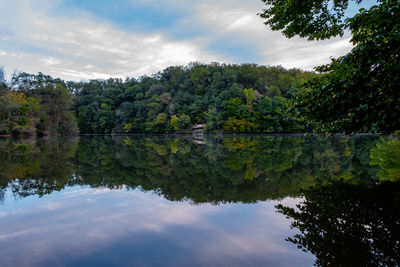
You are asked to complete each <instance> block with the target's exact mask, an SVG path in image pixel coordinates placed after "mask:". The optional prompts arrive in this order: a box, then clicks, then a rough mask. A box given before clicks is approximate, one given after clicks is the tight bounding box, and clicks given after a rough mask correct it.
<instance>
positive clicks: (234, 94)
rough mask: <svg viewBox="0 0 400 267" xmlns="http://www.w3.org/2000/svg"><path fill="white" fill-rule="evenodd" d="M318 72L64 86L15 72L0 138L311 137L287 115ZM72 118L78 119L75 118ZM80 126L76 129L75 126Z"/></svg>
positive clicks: (204, 74)
mask: <svg viewBox="0 0 400 267" xmlns="http://www.w3.org/2000/svg"><path fill="white" fill-rule="evenodd" d="M313 76H315V74H314V73H311V72H304V71H300V70H298V69H290V70H287V69H284V68H282V67H266V66H257V65H254V64H244V65H225V64H219V63H214V64H209V65H204V64H199V63H191V64H189V65H188V66H187V67H180V66H176V67H169V68H167V69H165V70H163V71H162V72H159V73H157V74H156V75H153V76H151V77H148V76H143V77H141V78H139V79H134V78H127V79H126V80H125V81H123V80H122V79H108V80H91V81H88V82H64V81H62V80H60V79H53V78H52V77H50V76H46V75H43V74H41V73H39V74H37V75H32V74H27V73H17V74H15V75H13V77H12V80H11V81H10V82H9V83H8V84H6V83H2V85H1V91H0V113H1V114H0V116H1V124H0V134H18V133H22V134H32V133H37V134H44V135H47V134H50V135H68V134H71V133H75V132H77V130H76V126H75V125H76V123H77V125H78V126H79V132H80V133H82V134H110V133H166V132H174V131H187V130H190V127H191V126H192V125H195V124H204V125H205V130H206V131H210V132H217V131H218V132H221V131H222V132H226V133H295V132H303V131H305V130H306V128H305V123H304V121H303V119H302V117H301V116H299V112H298V111H297V110H296V109H292V110H291V111H288V110H287V109H286V107H287V105H288V102H289V99H291V98H293V97H295V96H296V95H297V93H298V92H297V89H296V88H297V86H296V85H297V84H299V83H301V82H304V81H305V80H307V79H308V78H310V77H313ZM73 114H74V115H75V116H73ZM75 121H76V122H75Z"/></svg>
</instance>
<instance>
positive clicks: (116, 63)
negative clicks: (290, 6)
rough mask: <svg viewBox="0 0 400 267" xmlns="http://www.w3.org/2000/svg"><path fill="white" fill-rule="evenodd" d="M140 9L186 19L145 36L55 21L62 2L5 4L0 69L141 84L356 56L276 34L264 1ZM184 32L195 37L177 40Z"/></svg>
mask: <svg viewBox="0 0 400 267" xmlns="http://www.w3.org/2000/svg"><path fill="white" fill-rule="evenodd" d="M140 1H141V3H142V4H145V5H148V6H149V7H151V8H158V9H165V10H167V11H165V12H169V11H171V10H173V9H174V8H175V9H179V10H184V11H185V10H186V11H187V12H182V14H186V15H182V17H181V18H180V19H179V20H178V22H176V23H173V24H172V25H171V26H170V28H169V30H168V32H167V31H163V32H151V33H147V34H143V33H142V34H139V33H134V32H127V31H123V30H121V29H119V28H118V27H117V26H116V25H113V24H111V23H108V22H104V21H102V20H101V18H97V17H95V16H94V15H90V14H88V13H85V12H81V11H79V12H77V13H73V14H66V15H65V16H60V15H57V16H56V15H50V14H53V13H54V12H52V10H53V9H56V8H57V4H58V3H60V2H62V0H54V1H50V0H43V1H38V0H26V1H22V0H15V1H5V0H0V10H7V12H4V14H2V20H1V21H0V28H1V30H0V40H1V41H2V42H1V43H0V65H4V66H5V67H6V70H7V72H8V73H10V72H12V70H13V69H14V68H18V69H21V70H23V71H27V72H32V73H35V72H38V71H41V72H44V73H47V74H50V75H53V76H56V77H61V78H64V79H72V80H81V79H91V78H107V77H110V76H112V77H126V76H135V77H137V76H139V75H142V74H148V75H149V74H152V73H155V72H157V71H160V70H162V69H164V68H165V67H168V66H170V65H185V64H187V63H189V62H191V61H200V62H205V63H208V62H211V61H220V62H226V63H258V64H264V65H282V66H284V67H288V68H291V67H299V68H303V69H312V68H313V67H315V66H317V65H320V64H325V63H328V62H329V60H330V58H331V57H338V56H340V55H343V54H345V53H346V52H347V51H349V50H350V48H351V44H350V43H349V42H348V37H346V38H333V39H331V40H326V41H322V42H309V41H307V40H305V39H300V38H293V39H287V38H285V37H284V36H283V35H282V34H281V32H273V31H271V30H270V29H269V28H268V26H266V25H264V24H263V20H262V19H261V18H259V17H258V16H257V13H258V12H260V11H261V10H262V9H263V8H264V4H263V3H262V2H261V1H259V0H220V1H212V0H204V1H195V0H185V1H184V0H158V1H155V0H146V1H144V0H140ZM38 6H40V8H38ZM77 14H78V15H79V16H77ZM182 32H183V33H184V32H190V34H189V35H188V36H187V37H185V34H181V35H180V37H179V38H180V40H179V41H176V40H173V39H172V37H171V36H173V34H172V33H178V35H179V33H182ZM189 36H190V37H189ZM232 47H234V48H232Z"/></svg>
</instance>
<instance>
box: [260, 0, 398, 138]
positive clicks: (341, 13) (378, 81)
mask: <svg viewBox="0 0 400 267" xmlns="http://www.w3.org/2000/svg"><path fill="white" fill-rule="evenodd" d="M262 1H263V2H265V3H266V4H267V5H268V8H266V9H265V10H264V11H263V13H261V14H260V16H261V17H262V18H265V19H267V21H266V24H267V25H270V26H271V28H272V29H273V30H282V31H283V33H284V34H285V35H286V36H287V37H289V38H290V37H293V36H295V35H299V36H300V37H308V38H309V39H311V40H314V39H327V38H330V37H332V36H337V35H343V33H344V31H345V30H349V31H350V32H351V34H352V38H351V41H352V43H353V45H354V48H353V49H352V50H351V52H350V53H348V54H347V55H345V56H342V57H340V58H338V59H335V60H332V62H331V63H330V64H328V65H325V66H320V67H318V68H317V71H319V72H321V73H324V74H325V75H322V76H318V77H316V78H314V79H311V80H310V81H309V82H307V83H306V84H305V85H304V86H303V90H304V92H303V93H302V94H301V96H300V97H299V98H298V100H297V101H296V106H297V107H298V108H299V109H300V110H302V111H303V112H304V114H305V115H306V118H307V119H308V121H309V122H310V124H312V125H314V129H315V130H316V131H329V132H346V133H352V132H369V131H380V132H393V131H394V130H396V129H400V120H398V118H399V117H400V104H399V103H400V91H399V90H398V86H399V84H400V77H399V75H398V73H400V60H399V57H400V56H399V55H400V52H399V49H398V48H399V47H400V35H399V34H398V33H399V31H400V28H399V25H400V1H399V0H379V1H377V5H374V6H372V7H371V8H370V9H368V10H365V9H360V11H359V13H357V14H356V15H355V16H354V17H351V18H346V17H345V14H346V9H347V8H348V6H349V2H350V1H348V0H343V1H333V2H332V1H327V0H319V1H310V0H307V1H290V0H262ZM354 2H356V3H361V2H362V1H361V0H356V1H354Z"/></svg>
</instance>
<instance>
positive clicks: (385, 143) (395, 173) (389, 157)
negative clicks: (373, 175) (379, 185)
mask: <svg viewBox="0 0 400 267" xmlns="http://www.w3.org/2000/svg"><path fill="white" fill-rule="evenodd" d="M371 164H372V165H378V166H379V171H378V177H379V179H380V180H389V181H398V180H400V140H399V139H389V140H384V139H382V140H381V142H379V143H377V144H376V147H374V148H373V149H372V150H371Z"/></svg>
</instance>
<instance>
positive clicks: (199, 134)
mask: <svg viewBox="0 0 400 267" xmlns="http://www.w3.org/2000/svg"><path fill="white" fill-rule="evenodd" d="M205 126H206V125H205V124H196V125H193V126H192V131H193V137H194V138H203V133H204V127H205Z"/></svg>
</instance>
